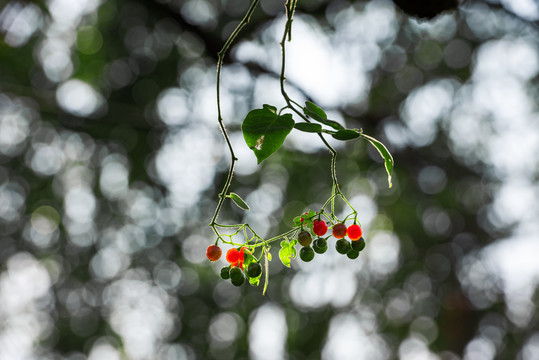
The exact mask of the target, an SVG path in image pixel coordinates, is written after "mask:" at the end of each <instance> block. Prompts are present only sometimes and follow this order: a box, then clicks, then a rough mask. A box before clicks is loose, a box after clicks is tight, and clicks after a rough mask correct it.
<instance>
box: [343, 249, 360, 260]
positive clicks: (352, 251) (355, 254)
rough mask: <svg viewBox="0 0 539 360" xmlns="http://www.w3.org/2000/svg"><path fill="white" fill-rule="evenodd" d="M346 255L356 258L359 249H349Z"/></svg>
mask: <svg viewBox="0 0 539 360" xmlns="http://www.w3.org/2000/svg"><path fill="white" fill-rule="evenodd" d="M346 256H348V258H349V259H356V258H357V257H358V256H359V251H356V250H354V249H350V251H348V252H347V253H346Z"/></svg>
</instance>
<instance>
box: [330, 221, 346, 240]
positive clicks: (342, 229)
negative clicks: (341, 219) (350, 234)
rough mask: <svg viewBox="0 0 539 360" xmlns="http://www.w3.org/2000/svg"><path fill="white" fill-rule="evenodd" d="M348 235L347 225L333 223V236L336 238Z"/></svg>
mask: <svg viewBox="0 0 539 360" xmlns="http://www.w3.org/2000/svg"><path fill="white" fill-rule="evenodd" d="M345 235H346V225H344V224H343V223H339V224H335V225H333V236H334V237H335V239H342V238H343V237H344V236H345Z"/></svg>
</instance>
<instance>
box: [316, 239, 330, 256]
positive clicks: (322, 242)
mask: <svg viewBox="0 0 539 360" xmlns="http://www.w3.org/2000/svg"><path fill="white" fill-rule="evenodd" d="M327 249H328V245H327V241H326V239H324V238H318V239H316V240H315V241H314V243H313V250H314V251H315V252H316V253H317V254H323V253H325V252H326V251H327Z"/></svg>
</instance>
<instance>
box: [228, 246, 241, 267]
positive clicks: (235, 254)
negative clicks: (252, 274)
mask: <svg viewBox="0 0 539 360" xmlns="http://www.w3.org/2000/svg"><path fill="white" fill-rule="evenodd" d="M239 258H240V252H239V251H238V249H235V248H232V249H230V250H228V251H227V252H226V261H228V262H229V263H231V264H235V263H237V262H238V260H239Z"/></svg>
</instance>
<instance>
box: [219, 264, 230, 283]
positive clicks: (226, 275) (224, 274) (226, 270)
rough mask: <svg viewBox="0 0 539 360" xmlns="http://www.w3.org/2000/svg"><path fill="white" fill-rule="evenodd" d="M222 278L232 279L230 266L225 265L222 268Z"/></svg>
mask: <svg viewBox="0 0 539 360" xmlns="http://www.w3.org/2000/svg"><path fill="white" fill-rule="evenodd" d="M221 279H223V280H226V279H230V267H228V266H225V267H223V268H221Z"/></svg>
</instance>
